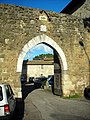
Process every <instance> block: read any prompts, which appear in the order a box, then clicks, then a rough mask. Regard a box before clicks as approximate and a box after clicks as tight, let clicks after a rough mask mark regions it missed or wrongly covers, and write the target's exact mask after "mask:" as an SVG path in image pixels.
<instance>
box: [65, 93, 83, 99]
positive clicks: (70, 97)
mask: <svg viewBox="0 0 90 120" xmlns="http://www.w3.org/2000/svg"><path fill="white" fill-rule="evenodd" d="M80 97H81V96H80V95H78V94H75V95H70V96H67V97H64V98H65V99H72V98H80Z"/></svg>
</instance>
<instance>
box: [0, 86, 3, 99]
mask: <svg viewBox="0 0 90 120" xmlns="http://www.w3.org/2000/svg"><path fill="white" fill-rule="evenodd" d="M2 100H3V94H2V87H0V101H2Z"/></svg>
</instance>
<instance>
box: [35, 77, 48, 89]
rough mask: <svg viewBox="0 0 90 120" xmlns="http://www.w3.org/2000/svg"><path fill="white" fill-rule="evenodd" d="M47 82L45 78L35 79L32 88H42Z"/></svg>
mask: <svg viewBox="0 0 90 120" xmlns="http://www.w3.org/2000/svg"><path fill="white" fill-rule="evenodd" d="M46 81H47V78H46V77H40V78H37V79H36V80H35V81H34V86H35V88H44V85H45V83H46Z"/></svg>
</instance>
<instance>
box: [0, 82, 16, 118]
mask: <svg viewBox="0 0 90 120" xmlns="http://www.w3.org/2000/svg"><path fill="white" fill-rule="evenodd" d="M15 106H16V100H15V97H14V94H13V91H12V89H11V87H10V85H9V84H6V83H3V84H0V119H3V120H4V119H5V120H6V119H8V120H10V118H11V116H12V115H13V112H14V110H15Z"/></svg>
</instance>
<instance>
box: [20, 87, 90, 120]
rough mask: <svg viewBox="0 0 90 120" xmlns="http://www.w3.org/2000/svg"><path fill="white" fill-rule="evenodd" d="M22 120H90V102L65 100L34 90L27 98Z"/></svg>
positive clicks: (46, 92)
mask: <svg viewBox="0 0 90 120" xmlns="http://www.w3.org/2000/svg"><path fill="white" fill-rule="evenodd" d="M22 120H90V101H89V100H86V99H85V98H81V99H63V98H60V97H59V96H56V95H53V94H52V93H51V92H48V91H45V90H43V89H36V90H34V89H33V91H31V92H30V93H29V94H27V96H26V97H25V100H24V115H23V119H22Z"/></svg>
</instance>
